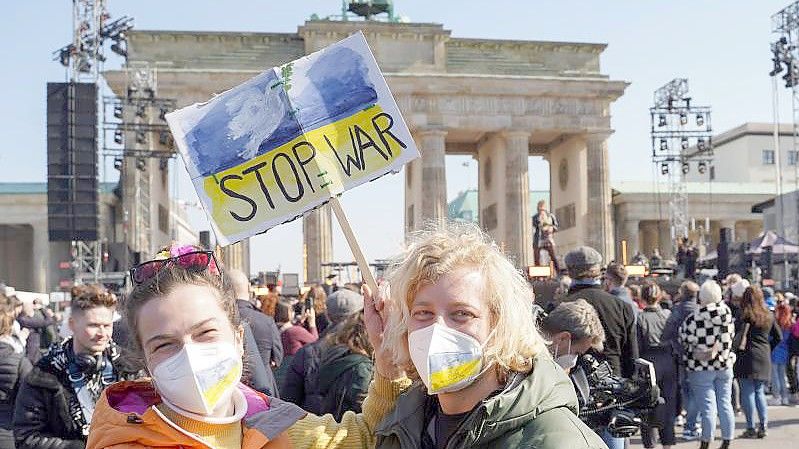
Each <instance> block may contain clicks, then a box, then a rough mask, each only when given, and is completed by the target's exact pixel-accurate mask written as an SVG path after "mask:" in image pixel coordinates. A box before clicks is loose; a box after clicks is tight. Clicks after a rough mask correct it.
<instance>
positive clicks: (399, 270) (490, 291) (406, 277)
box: [383, 222, 548, 379]
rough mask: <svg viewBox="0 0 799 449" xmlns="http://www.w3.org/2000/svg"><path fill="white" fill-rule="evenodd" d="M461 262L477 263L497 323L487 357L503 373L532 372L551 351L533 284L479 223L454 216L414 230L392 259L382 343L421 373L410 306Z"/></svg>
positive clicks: (411, 373) (468, 265) (407, 369)
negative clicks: (537, 316) (413, 349)
mask: <svg viewBox="0 0 799 449" xmlns="http://www.w3.org/2000/svg"><path fill="white" fill-rule="evenodd" d="M460 268H473V269H474V270H475V271H478V272H479V273H480V274H482V277H483V282H484V288H483V292H482V299H483V300H484V301H485V302H486V304H487V305H488V309H489V311H490V319H491V329H493V335H492V337H491V338H490V339H489V340H488V341H487V342H486V344H485V349H484V357H485V359H486V362H487V363H492V362H493V363H495V364H496V366H497V368H498V369H499V370H500V372H503V373H508V372H511V371H514V372H522V373H526V372H529V371H530V370H531V369H532V368H533V359H534V358H535V357H536V356H537V355H538V354H541V353H544V354H548V352H547V351H546V346H545V340H544V338H543V337H542V336H541V334H540V333H539V331H538V329H537V328H536V325H535V323H534V322H533V311H532V304H533V298H534V296H533V291H532V288H531V287H530V285H529V284H528V283H527V281H526V279H525V278H524V277H523V276H522V274H521V272H519V271H518V270H517V269H516V268H515V267H514V266H513V264H511V262H510V261H509V260H508V258H507V257H505V255H504V254H502V252H501V251H500V249H499V248H498V247H497V245H496V244H495V243H494V242H493V241H492V240H491V238H490V237H489V236H487V235H486V234H485V233H483V232H482V231H481V230H480V229H479V228H478V227H477V226H475V225H473V224H466V223H452V222H448V223H445V224H443V225H438V226H434V227H429V228H428V229H426V230H425V231H422V232H420V233H418V234H416V235H414V236H413V237H412V238H411V241H410V243H409V244H408V245H407V247H406V249H405V251H404V252H403V253H402V254H400V255H399V256H398V257H396V258H395V259H394V260H393V262H392V263H391V266H390V270H389V274H388V276H387V280H388V285H389V286H390V289H389V290H390V292H389V293H388V297H387V300H386V307H387V312H388V313H387V315H388V318H387V323H386V330H385V333H384V337H383V345H384V347H385V348H387V349H388V350H389V351H390V353H391V354H392V356H393V359H394V360H393V361H394V363H395V364H396V366H398V367H400V368H402V369H404V370H405V372H406V373H407V375H408V376H409V377H411V378H414V379H418V377H419V376H418V373H417V372H416V369H415V367H414V366H413V363H412V362H411V359H410V354H409V351H408V322H409V320H410V317H411V315H410V308H411V306H412V305H413V301H414V299H415V297H416V294H417V293H418V292H419V290H420V289H421V288H422V287H424V286H427V285H430V284H434V283H436V282H437V281H438V280H439V279H440V278H441V277H443V276H445V275H446V274H449V273H452V272H453V271H455V270H457V269H460Z"/></svg>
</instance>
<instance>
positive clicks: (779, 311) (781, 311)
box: [774, 300, 793, 330]
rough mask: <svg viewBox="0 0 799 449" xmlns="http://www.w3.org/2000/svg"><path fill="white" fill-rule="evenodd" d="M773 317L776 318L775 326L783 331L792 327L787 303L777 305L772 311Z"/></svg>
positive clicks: (791, 318)
mask: <svg viewBox="0 0 799 449" xmlns="http://www.w3.org/2000/svg"><path fill="white" fill-rule="evenodd" d="M774 315H775V316H776V318H777V324H778V325H779V326H780V328H782V329H783V330H787V329H790V328H791V326H793V312H792V311H791V306H790V305H788V302H787V301H784V300H783V301H782V302H779V303H777V308H776V309H775V310H774Z"/></svg>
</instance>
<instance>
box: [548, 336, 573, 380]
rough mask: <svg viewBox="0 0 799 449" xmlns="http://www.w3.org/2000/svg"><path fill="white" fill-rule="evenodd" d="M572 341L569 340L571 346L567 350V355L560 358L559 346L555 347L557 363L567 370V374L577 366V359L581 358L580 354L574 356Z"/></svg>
mask: <svg viewBox="0 0 799 449" xmlns="http://www.w3.org/2000/svg"><path fill="white" fill-rule="evenodd" d="M571 351H572V340H571V338H570V339H569V346H568V347H567V349H566V354H563V355H561V356H558V346H557V345H556V346H555V355H554V356H553V357H554V359H555V363H557V364H558V365H560V367H561V368H563V369H565V370H566V371H567V372H568V371H571V369H572V368H574V367H575V366H577V359H578V358H579V354H572V353H571Z"/></svg>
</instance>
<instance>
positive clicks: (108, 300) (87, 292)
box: [69, 284, 117, 313]
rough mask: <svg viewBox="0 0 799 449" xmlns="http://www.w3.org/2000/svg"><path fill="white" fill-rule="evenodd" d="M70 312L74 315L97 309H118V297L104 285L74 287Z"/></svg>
mask: <svg viewBox="0 0 799 449" xmlns="http://www.w3.org/2000/svg"><path fill="white" fill-rule="evenodd" d="M71 294H72V300H71V301H70V304H69V306H70V310H71V311H72V313H75V312H81V313H82V312H85V311H87V310H91V309H94V308H97V307H108V308H109V309H113V308H116V306H117V297H116V295H114V294H113V293H110V292H109V291H108V290H106V289H105V287H103V286H102V285H96V284H87V285H76V286H74V287H72V291H71Z"/></svg>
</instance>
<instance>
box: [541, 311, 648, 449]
mask: <svg viewBox="0 0 799 449" xmlns="http://www.w3.org/2000/svg"><path fill="white" fill-rule="evenodd" d="M540 326H541V330H542V332H543V334H544V335H545V337H546V338H548V339H549V340H550V342H551V343H550V352H551V353H552V355H553V357H554V358H555V361H556V363H558V365H560V366H561V367H563V368H564V369H565V370H566V371H567V372H569V374H570V377H571V379H572V382H573V384H574V387H575V391H576V393H577V396H578V398H579V400H580V419H581V420H583V421H585V422H586V424H588V425H589V426H590V427H591V428H592V429H593V430H594V431H595V432H596V433H597V434H599V435H600V436H601V437H602V439H603V440H605V442H606V444H607V442H608V441H611V442H613V443H616V442H621V443H622V444H623V443H624V441H625V437H628V436H631V435H633V434H635V432H637V431H638V429H639V428H640V427H641V425H642V424H643V423H645V422H646V421H649V419H648V418H647V419H642V418H643V417H645V416H648V415H649V413H650V412H651V411H652V409H653V408H654V405H655V404H656V403H657V399H658V392H659V390H658V389H657V387H656V386H655V385H654V380H653V379H654V369H653V368H652V366H651V364H649V363H647V362H645V361H642V360H639V361H636V362H635V368H634V369H633V376H632V378H630V379H625V378H621V377H618V376H615V375H614V374H613V370H612V367H611V364H610V362H609V361H607V360H604V361H601V362H600V361H599V360H597V357H601V356H600V355H597V354H599V353H601V352H602V350H603V342H604V339H605V331H604V328H603V326H602V322H601V321H600V319H599V315H598V314H597V312H596V310H595V309H594V307H593V306H591V304H589V303H588V302H587V301H585V300H584V299H577V300H575V301H571V302H563V303H560V304H559V305H558V306H557V307H556V308H555V309H553V310H552V311H551V312H550V313H549V314H548V315H546V316H544V317H543V318H541V321H540ZM609 446H610V445H609Z"/></svg>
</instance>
